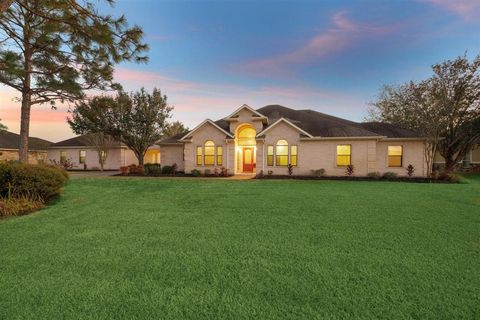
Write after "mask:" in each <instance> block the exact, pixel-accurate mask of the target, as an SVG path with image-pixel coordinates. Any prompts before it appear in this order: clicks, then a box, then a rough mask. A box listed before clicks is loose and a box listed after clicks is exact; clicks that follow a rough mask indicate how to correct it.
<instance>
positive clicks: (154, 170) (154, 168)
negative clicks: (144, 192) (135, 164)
mask: <svg viewBox="0 0 480 320" xmlns="http://www.w3.org/2000/svg"><path fill="white" fill-rule="evenodd" d="M143 168H144V170H145V175H147V176H159V175H161V174H162V166H161V165H160V164H158V163H147V164H145V165H144V166H143Z"/></svg>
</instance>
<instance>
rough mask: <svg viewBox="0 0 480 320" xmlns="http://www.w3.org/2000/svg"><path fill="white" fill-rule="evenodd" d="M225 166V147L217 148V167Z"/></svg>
mask: <svg viewBox="0 0 480 320" xmlns="http://www.w3.org/2000/svg"><path fill="white" fill-rule="evenodd" d="M222 164H223V147H217V166H221V165H222Z"/></svg>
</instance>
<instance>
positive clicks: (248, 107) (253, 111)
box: [223, 104, 268, 123]
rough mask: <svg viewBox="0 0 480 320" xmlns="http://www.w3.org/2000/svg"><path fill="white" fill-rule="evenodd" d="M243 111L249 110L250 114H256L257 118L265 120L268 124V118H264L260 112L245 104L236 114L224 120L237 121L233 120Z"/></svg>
mask: <svg viewBox="0 0 480 320" xmlns="http://www.w3.org/2000/svg"><path fill="white" fill-rule="evenodd" d="M242 109H247V110H249V111H250V112H252V113H253V114H256V115H257V116H259V117H260V118H262V119H265V120H266V121H267V123H268V118H267V117H266V116H264V115H263V114H261V113H260V112H258V111H257V110H254V109H252V108H251V107H250V106H249V105H247V104H243V105H242V106H241V107H240V108H238V109H237V110H235V111H234V112H232V113H231V114H230V115H229V116H227V117H225V118H223V120H227V121H234V120H236V119H235V118H232V117H233V116H235V115H236V114H237V113H239V112H240V110H242Z"/></svg>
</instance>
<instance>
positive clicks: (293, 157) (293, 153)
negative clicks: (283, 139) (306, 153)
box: [290, 146, 298, 166]
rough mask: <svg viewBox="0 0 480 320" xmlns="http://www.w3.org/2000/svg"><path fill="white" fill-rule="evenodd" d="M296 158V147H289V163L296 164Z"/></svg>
mask: <svg viewBox="0 0 480 320" xmlns="http://www.w3.org/2000/svg"><path fill="white" fill-rule="evenodd" d="M297 158H298V148H297V146H291V147H290V164H291V165H292V166H296V165H297Z"/></svg>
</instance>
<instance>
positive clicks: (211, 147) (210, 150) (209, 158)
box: [204, 141, 215, 166]
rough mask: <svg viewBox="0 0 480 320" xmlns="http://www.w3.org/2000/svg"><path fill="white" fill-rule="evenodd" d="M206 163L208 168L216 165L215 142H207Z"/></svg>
mask: <svg viewBox="0 0 480 320" xmlns="http://www.w3.org/2000/svg"><path fill="white" fill-rule="evenodd" d="M204 149H205V150H204V151H205V153H204V162H205V165H206V166H213V165H214V164H215V143H213V141H207V142H205V148H204Z"/></svg>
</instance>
